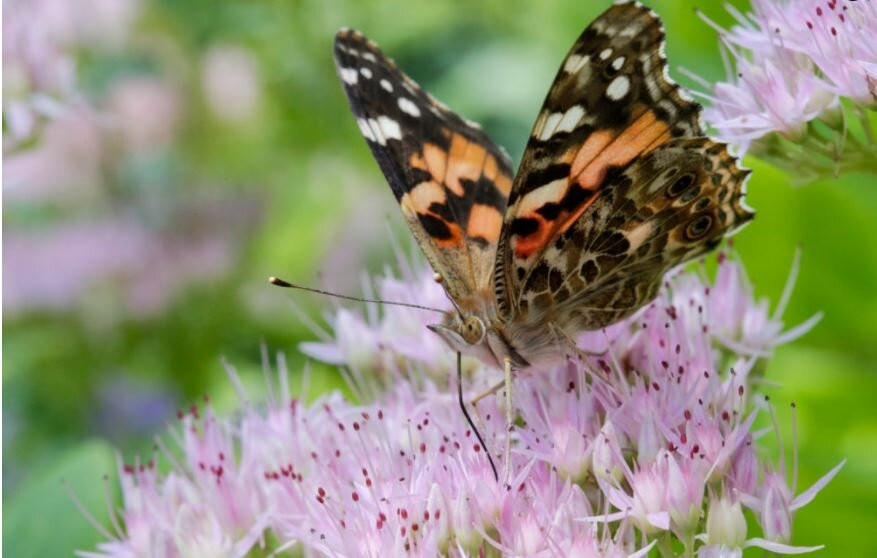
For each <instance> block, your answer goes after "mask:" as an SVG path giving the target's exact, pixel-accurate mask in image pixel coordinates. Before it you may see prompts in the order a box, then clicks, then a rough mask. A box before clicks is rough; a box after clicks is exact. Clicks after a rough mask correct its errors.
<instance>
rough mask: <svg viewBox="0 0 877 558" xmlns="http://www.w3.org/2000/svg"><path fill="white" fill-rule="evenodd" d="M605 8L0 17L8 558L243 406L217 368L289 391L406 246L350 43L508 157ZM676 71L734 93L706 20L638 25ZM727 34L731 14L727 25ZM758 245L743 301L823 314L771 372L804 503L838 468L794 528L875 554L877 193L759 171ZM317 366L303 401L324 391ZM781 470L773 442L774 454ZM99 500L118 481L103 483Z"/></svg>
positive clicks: (124, 5) (689, 11) (77, 519)
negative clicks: (273, 281) (384, 61)
mask: <svg viewBox="0 0 877 558" xmlns="http://www.w3.org/2000/svg"><path fill="white" fill-rule="evenodd" d="M606 4H608V3H607V2H583V1H572V0H571V1H561V0H552V1H547V2H538V3H537V2H527V1H523V0H489V1H482V2H471V1H469V2H454V1H431V2H422V3H412V2H406V1H401V0H381V1H369V2H360V1H356V0H348V1H341V0H330V1H322V0H273V1H269V0H260V1H256V0H224V1H223V2H215V1H212V0H151V1H147V0H77V2H70V1H69V0H19V1H16V0H12V1H7V0H4V2H3V47H4V52H3V70H4V71H3V95H4V99H3V102H4V106H3V111H4V112H3V202H4V203H3V333H4V336H3V427H4V428H3V457H4V459H3V512H4V513H3V535H4V536H3V550H4V551H6V553H7V555H9V556H18V557H21V556H63V555H70V553H71V552H72V551H73V550H74V549H92V548H93V547H94V544H95V543H96V542H97V541H98V540H101V539H102V537H101V535H100V534H99V533H98V532H97V531H96V530H95V529H94V528H93V527H92V526H90V525H89V524H88V522H87V520H86V519H85V517H84V515H83V514H82V513H81V512H80V511H79V510H77V508H76V506H75V505H74V504H73V502H72V501H71V499H70V497H69V496H68V495H67V493H66V491H65V489H64V483H66V485H68V486H69V487H70V488H71V489H72V490H73V491H74V492H75V493H76V494H77V495H78V498H79V499H80V500H81V502H82V505H83V506H84V507H85V508H86V509H88V510H89V511H90V512H91V513H93V514H94V516H95V517H96V518H97V519H98V521H100V522H102V523H104V524H106V512H105V506H104V503H103V502H104V498H105V497H104V494H105V493H109V495H110V496H111V497H117V496H116V491H115V489H114V486H115V461H114V460H115V454H114V452H116V451H118V452H119V453H120V454H121V455H122V456H123V458H124V459H125V460H126V461H128V462H133V461H134V459H135V456H137V455H138V454H139V455H145V456H146V458H147V459H148V457H149V455H150V454H151V451H152V446H153V443H154V442H153V440H154V436H156V435H161V434H163V433H165V432H166V428H167V425H168V424H170V423H172V422H173V420H174V417H175V414H176V411H177V409H179V408H185V407H187V406H188V405H190V404H191V403H193V402H200V401H202V397H203V396H204V395H205V394H209V396H210V397H211V401H212V402H213V403H214V405H216V406H217V407H220V408H223V409H230V408H233V407H234V405H235V401H236V399H235V395H234V393H233V390H232V388H231V385H230V382H229V381H228V377H227V375H226V372H225V371H224V369H223V366H222V359H223V358H224V359H226V360H227V361H228V362H229V363H231V364H233V365H234V366H235V367H236V368H237V369H238V371H239V372H240V374H241V375H242V377H243V378H244V382H245V383H247V384H249V385H251V386H259V385H260V384H261V383H262V381H263V380H262V375H261V372H260V354H261V346H264V347H267V348H268V350H270V351H277V350H282V351H284V352H285V353H286V355H287V358H288V359H289V361H290V368H291V370H293V371H297V370H301V369H302V366H303V364H304V359H303V357H301V355H300V354H299V353H298V351H297V348H296V347H297V344H298V342H300V341H302V340H306V339H311V338H312V337H313V334H312V333H310V332H309V330H308V328H307V327H306V326H304V325H303V323H302V320H301V319H299V317H298V314H297V311H296V308H299V309H300V310H301V311H302V312H305V313H306V314H307V315H309V316H312V317H314V318H315V319H316V320H318V321H319V320H320V316H321V312H323V311H324V310H325V309H327V308H330V307H331V305H332V304H333V302H332V301H329V300H325V299H318V298H315V297H313V296H311V295H306V294H304V293H300V294H295V295H290V294H289V293H287V292H282V291H280V290H279V289H274V288H272V287H270V286H268V285H267V283H266V278H267V277H268V276H269V275H279V276H282V277H285V278H288V279H291V280H295V281H298V282H302V283H305V284H310V285H317V286H322V287H324V288H329V289H334V290H337V291H340V292H344V293H354V294H355V293H358V292H360V289H361V278H362V276H363V274H364V273H368V272H372V273H376V272H380V271H382V270H383V269H384V268H385V267H386V266H392V265H393V261H394V258H393V255H392V250H391V244H390V238H391V236H393V237H394V238H396V239H398V241H399V242H400V243H402V244H403V245H405V246H408V245H409V244H410V240H409V236H408V233H407V232H406V231H405V230H404V229H403V228H402V227H401V226H400V221H401V220H400V218H399V215H398V210H397V209H396V208H395V207H394V201H393V198H392V195H391V194H390V191H389V189H388V188H387V186H386V185H385V183H384V180H383V178H382V176H381V175H380V172H379V170H378V168H377V165H376V164H375V163H374V162H373V160H372V158H371V155H370V154H369V152H368V150H367V148H366V145H365V143H364V141H363V140H362V139H361V138H360V137H359V132H358V131H357V128H356V126H355V123H354V121H353V119H352V118H351V116H350V114H349V111H348V108H347V106H346V102H345V99H344V96H343V93H342V91H341V88H340V86H339V83H338V80H337V78H336V76H335V72H334V66H333V62H332V58H331V44H332V40H333V35H334V33H335V31H336V30H337V29H338V28H339V27H341V26H344V25H350V26H355V27H357V28H359V29H361V30H363V31H364V32H366V33H367V34H368V35H369V36H371V37H372V38H374V39H375V40H376V41H378V42H379V43H380V44H381V46H382V47H383V48H384V50H386V51H387V52H388V53H389V54H390V55H391V56H393V57H394V58H395V59H396V60H397V62H398V63H399V64H400V65H401V66H402V67H403V68H404V69H405V70H407V71H408V72H409V73H410V74H411V75H412V76H413V77H414V78H415V79H416V80H418V81H419V82H420V83H421V84H423V85H424V86H425V87H426V88H427V89H428V90H430V91H432V92H433V93H434V94H435V95H436V96H437V97H439V98H440V99H442V100H443V101H445V102H446V103H448V104H449V105H450V106H452V107H453V108H454V109H456V110H457V111H459V112H461V113H462V114H464V115H466V116H467V117H469V118H471V119H474V120H477V121H480V122H482V123H483V124H484V127H485V128H486V129H487V130H488V132H489V133H490V134H491V135H492V136H493V137H494V138H495V139H496V140H497V141H498V142H499V143H501V144H502V145H504V146H506V147H507V148H508V150H509V152H510V153H511V154H512V157H513V158H514V159H518V158H519V157H520V154H521V151H522V148H523V145H524V143H525V141H526V138H527V134H528V132H529V128H530V126H531V125H532V120H533V118H534V116H535V114H536V113H537V111H538V107H539V105H540V104H541V101H542V98H543V95H544V94H545V91H546V90H547V87H548V84H549V82H550V80H551V78H552V77H553V75H554V73H555V71H556V68H557V65H558V64H559V62H560V60H561V58H562V56H563V54H564V53H565V52H566V49H567V48H568V47H569V45H570V44H571V42H572V41H573V40H574V38H575V37H576V36H577V35H578V33H579V32H580V31H581V29H582V28H583V27H584V26H585V25H586V24H587V23H588V22H589V21H590V20H591V19H592V18H593V17H594V16H595V15H596V14H597V13H599V12H600V11H601V10H602V9H603V8H604V7H605V5H606ZM650 4H651V5H652V7H654V8H655V9H656V10H657V11H658V12H659V13H660V14H661V16H662V17H663V19H664V21H665V24H666V27H667V30H668V34H669V42H668V46H667V53H668V56H669V59H670V61H671V73H672V74H673V75H674V76H675V77H676V78H677V79H679V81H681V82H682V83H685V84H688V85H693V84H692V83H691V82H690V81H689V80H686V79H684V78H683V76H681V75H680V73H679V71H678V69H679V68H680V67H685V68H688V69H690V70H691V71H693V72H695V73H697V74H699V75H700V76H703V77H704V78H706V79H708V80H716V79H720V78H722V77H723V76H724V75H725V70H724V68H723V66H722V62H721V56H720V51H719V48H718V45H717V41H716V36H715V33H714V31H713V30H711V29H710V28H709V27H708V26H707V25H706V24H705V23H704V22H703V21H701V20H700V19H698V18H697V17H696V16H695V14H694V12H693V8H694V7H695V5H696V6H697V7H699V8H701V9H702V10H704V11H705V12H706V13H707V14H709V16H710V17H711V18H712V19H714V20H715V21H717V22H719V23H721V24H723V25H729V24H730V23H731V22H732V18H731V16H730V15H729V14H728V12H726V11H725V9H724V7H723V5H721V4H720V3H719V2H713V1H709V0H700V1H699V2H696V3H695V2H692V1H689V0H685V1H678V0H663V1H652V2H650ZM733 4H734V5H736V6H737V7H739V8H740V9H743V10H745V9H748V5H747V4H746V3H745V2H739V1H735V2H733ZM747 164H749V165H750V166H751V167H753V168H754V169H755V174H754V176H753V178H752V180H751V181H750V182H749V193H750V195H749V202H750V205H752V206H753V207H755V208H756V209H757V210H758V217H757V219H756V220H755V222H754V223H753V224H752V225H751V226H749V227H748V228H747V229H745V230H744V231H743V232H742V233H741V234H740V235H738V236H737V237H736V238H735V249H736V250H737V252H738V253H739V254H740V255H741V257H742V259H743V260H744V262H745V264H746V266H747V268H748V271H749V274H750V277H751V279H752V283H753V285H754V288H755V290H756V292H757V293H758V294H759V295H763V296H765V297H770V299H771V300H772V301H774V302H776V301H778V299H779V296H780V293H781V291H782V288H783V285H784V282H785V280H786V277H787V275H788V273H789V269H790V266H791V262H792V259H793V254H794V251H795V250H796V249H797V248H801V249H802V254H803V255H802V265H801V275H800V278H799V280H798V283H797V286H796V288H795V292H794V296H793V297H792V299H791V302H790V304H789V307H788V310H787V312H786V317H787V323H788V324H790V325H792V324H796V323H799V322H801V321H803V320H805V319H806V318H808V317H810V316H811V315H813V314H814V313H816V312H820V311H821V312H824V319H823V320H822V321H821V323H820V324H819V325H818V326H817V327H816V328H815V329H814V330H813V331H812V332H810V333H808V334H807V335H806V336H805V337H804V338H803V339H800V340H798V341H796V342H795V343H793V344H792V345H790V346H786V347H783V348H781V349H780V350H778V351H777V354H776V356H775V358H774V359H773V360H772V361H771V362H770V363H769V365H768V368H767V379H768V380H769V384H767V385H766V386H765V391H766V392H767V393H770V394H771V397H772V401H773V402H774V403H775V405H776V408H777V415H778V417H779V420H780V423H781V427H782V429H783V431H784V433H785V434H786V436H785V442H786V445H785V448H786V452H787V456H788V457H789V459H788V461H789V462H790V463H791V449H790V447H789V446H790V441H791V439H792V428H791V415H792V413H791V411H790V403H791V402H795V403H796V404H797V411H796V417H797V436H798V444H799V448H798V452H799V466H800V473H799V481H800V483H801V486H807V485H809V484H810V483H812V482H813V481H814V480H815V479H817V478H818V477H819V476H821V475H822V474H823V473H824V472H826V471H827V470H828V469H830V468H831V467H832V466H834V465H835V464H836V463H837V462H838V461H839V460H840V459H841V458H843V457H846V458H847V459H848V460H849V461H848V464H847V465H846V467H845V468H844V469H843V470H842V472H841V473H840V475H839V476H838V477H837V478H836V479H835V480H834V481H833V482H832V483H831V485H830V486H829V487H828V488H827V489H826V490H824V491H823V493H821V494H820V495H819V497H818V498H817V500H816V501H815V502H814V503H812V504H811V505H809V506H807V507H806V508H805V509H804V510H803V511H801V512H800V513H798V514H797V515H796V522H795V533H796V535H795V539H794V542H795V543H797V544H803V545H811V544H826V545H827V550H826V551H825V552H824V554H823V555H831V556H864V555H875V554H877V534H875V532H874V525H877V415H875V412H874V406H875V404H877V401H875V394H877V366H875V362H877V332H875V331H877V329H875V328H877V288H875V287H877V219H875V215H877V178H875V177H874V176H872V175H858V176H846V177H842V178H841V179H838V180H827V181H823V182H819V183H815V184H811V185H809V186H807V187H804V188H794V187H791V186H790V184H789V179H790V177H789V176H787V175H784V174H782V173H780V172H778V171H776V170H774V169H772V168H770V167H768V166H766V165H763V164H761V163H759V161H757V160H747ZM341 385H342V384H341V381H340V380H339V378H338V376H337V374H336V373H335V372H334V371H332V370H331V369H329V368H320V367H316V368H314V374H313V377H312V383H311V392H312V393H315V392H318V391H320V390H323V389H329V388H331V387H338V386H341ZM765 445H766V446H767V447H769V448H771V450H770V451H771V452H772V454H771V455H773V456H774V457H776V456H777V455H779V453H778V452H779V450H778V448H777V447H776V443H775V442H772V441H767V442H765ZM105 475H106V476H107V478H108V479H109V482H108V483H107V482H106V481H105V480H104V476H105Z"/></svg>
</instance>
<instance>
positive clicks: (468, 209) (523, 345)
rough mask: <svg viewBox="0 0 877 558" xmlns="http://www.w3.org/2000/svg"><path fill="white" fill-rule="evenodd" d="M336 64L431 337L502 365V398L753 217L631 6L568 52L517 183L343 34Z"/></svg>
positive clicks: (462, 130) (613, 13)
mask: <svg viewBox="0 0 877 558" xmlns="http://www.w3.org/2000/svg"><path fill="white" fill-rule="evenodd" d="M334 52H335V61H336V66H337V70H338V75H339V77H340V79H341V83H342V85H343V87H344V91H345V92H346V95H347V98H348V100H349V103H350V107H351V109H352V111H353V114H354V116H355V117H356V122H357V124H358V126H359V129H360V131H361V132H362V135H363V136H364V137H365V139H366V142H367V143H368V146H369V147H370V148H371V151H372V153H373V154H374V157H375V159H376V160H377V162H378V165H379V166H380V168H381V170H382V171H383V173H384V175H385V176H386V178H387V181H388V182H389V185H390V188H391V189H392V191H393V193H394V194H395V196H396V199H397V200H398V202H399V205H400V207H401V209H402V214H403V216H404V218H405V221H406V222H407V224H408V227H409V228H410V229H411V232H412V233H413V235H414V237H415V239H416V240H417V242H418V243H419V245H420V248H421V249H422V250H423V252H424V254H425V255H426V258H427V260H428V261H429V263H430V264H431V265H432V267H433V269H434V270H435V272H436V279H437V280H438V281H440V283H441V284H442V285H443V287H444V289H445V291H446V293H447V295H448V297H449V298H450V299H451V301H452V302H453V305H454V310H453V311H450V312H448V313H447V314H446V316H445V318H444V320H443V321H442V323H439V324H435V325H433V326H430V329H432V330H433V331H434V332H435V333H437V334H438V335H439V336H441V337H442V338H443V339H444V340H445V341H446V342H447V344H448V345H449V346H450V347H451V348H452V349H454V350H455V351H457V353H458V358H459V354H460V353H463V354H469V355H474V356H476V357H479V358H480V359H481V360H483V361H485V362H487V363H489V364H494V365H497V366H499V367H504V368H505V369H506V382H505V384H506V385H507V386H508V384H509V378H510V370H511V368H518V369H520V368H526V367H528V366H531V365H536V364H540V363H546V362H552V361H554V360H556V359H557V358H558V356H559V355H560V356H561V357H563V356H565V355H566V354H567V353H566V350H565V349H566V348H568V346H569V345H570V344H571V343H572V339H574V338H575V336H576V335H578V334H579V333H581V332H582V331H587V330H598V329H601V328H603V327H606V326H608V325H610V324H612V323H614V322H617V321H618V320H621V319H622V318H624V317H626V316H629V315H630V314H632V313H633V312H635V311H636V310H637V309H639V308H641V307H642V306H644V305H645V304H647V303H648V302H649V301H651V300H652V299H653V298H655V296H656V295H657V292H658V289H659V287H660V285H661V281H662V277H663V276H664V274H665V272H667V271H668V270H670V269H671V268H673V267H675V266H678V265H680V264H682V263H684V262H686V261H689V260H691V259H693V258H696V257H698V256H701V255H703V254H704V253H706V252H708V251H709V250H711V249H713V248H714V247H716V246H717V245H718V244H719V242H720V241H721V239H722V238H723V237H724V236H725V235H727V234H729V233H730V232H732V231H735V230H736V229H739V228H740V227H741V226H742V225H743V224H745V223H746V222H748V221H749V220H750V219H752V217H753V215H754V214H753V212H752V211H751V210H750V209H749V208H748V207H747V206H746V205H745V201H744V196H745V181H746V178H747V176H748V174H749V171H748V170H746V169H743V168H741V167H740V166H738V163H737V160H736V158H735V157H734V156H732V155H731V154H730V153H729V151H728V146H727V145H725V144H723V143H719V142H717V141H714V140H712V139H709V138H707V137H706V136H705V135H704V132H703V128H702V126H701V124H700V112H701V107H700V105H699V104H697V103H696V102H695V101H694V100H693V99H692V98H690V97H689V96H688V95H687V94H686V93H685V92H684V91H683V90H682V89H681V88H680V87H679V86H678V85H676V84H675V83H674V82H673V81H672V80H671V79H670V77H669V75H668V74H667V61H666V58H665V56H664V29H663V26H662V24H661V21H660V19H659V18H658V16H657V14H655V13H654V12H653V11H651V10H649V9H648V8H646V7H644V6H642V5H640V4H639V3H633V2H628V3H620V4H616V5H613V6H612V7H610V8H609V9H607V10H606V11H605V12H603V13H602V14H601V15H600V16H598V17H597V18H596V19H595V20H594V21H593V22H592V23H591V24H590V25H589V26H588V27H587V28H586V29H585V30H584V31H583V32H582V34H581V36H579V38H578V40H576V42H575V43H574V44H573V46H572V48H571V49H570V51H569V53H568V54H567V55H566V58H565V59H564V60H563V62H562V64H561V66H560V69H559V70H558V72H557V76H556V77H555V79H554V82H553V83H552V85H551V87H550V89H549V91H548V95H547V97H546V99H545V102H544V104H543V105H542V108H541V110H540V111H539V115H538V116H537V118H536V122H535V124H534V125H533V130H532V132H531V134H530V137H529V140H528V143H527V146H526V148H525V151H524V154H523V158H522V160H521V163H520V165H519V166H518V170H517V172H514V171H513V169H512V165H511V162H510V160H509V158H508V156H507V155H506V154H505V152H504V151H503V150H502V149H501V148H500V147H499V146H497V145H496V144H495V143H494V142H493V141H492V140H491V139H490V138H489V137H488V136H487V134H485V133H484V131H483V130H482V129H481V127H480V126H479V125H478V124H476V123H473V122H471V121H469V120H466V119H465V118H463V117H461V116H459V115H457V114H455V113H454V112H452V111H451V110H450V109H449V108H448V107H447V106H445V105H444V104H442V103H441V102H439V101H438V100H436V99H435V98H433V97H432V96H431V95H430V94H429V93H427V92H426V91H424V90H423V89H422V88H421V87H420V86H418V85H417V84H416V83H415V82H414V81H413V80H412V79H411V78H409V77H408V76H407V75H405V74H404V73H403V72H402V71H401V70H399V68H398V67H397V66H396V64H395V63H394V62H393V61H392V60H390V59H389V58H387V57H386V56H385V55H384V54H383V53H382V52H381V51H380V50H379V49H378V47H377V46H376V45H375V43H374V42H372V41H370V40H369V39H367V38H366V37H365V36H363V35H362V34H361V33H359V32H357V31H354V30H350V29H342V30H341V31H340V32H339V33H338V34H337V36H336V40H335V51H334ZM508 387H509V388H510V386H508ZM506 391H507V392H508V391H509V390H508V389H507V390H506ZM463 409H464V411H465V407H463ZM467 418H468V415H467ZM506 455H507V456H508V453H507V454H506Z"/></svg>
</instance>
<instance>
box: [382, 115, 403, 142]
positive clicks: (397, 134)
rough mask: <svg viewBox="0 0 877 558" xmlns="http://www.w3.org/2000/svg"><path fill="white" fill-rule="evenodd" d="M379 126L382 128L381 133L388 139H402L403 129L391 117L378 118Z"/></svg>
mask: <svg viewBox="0 0 877 558" xmlns="http://www.w3.org/2000/svg"><path fill="white" fill-rule="evenodd" d="M378 126H380V127H381V132H383V134H384V137H385V138H386V139H395V140H401V139H402V128H400V127H399V123H398V122H396V121H395V120H393V119H392V118H390V117H389V116H378Z"/></svg>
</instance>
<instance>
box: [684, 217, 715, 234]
mask: <svg viewBox="0 0 877 558" xmlns="http://www.w3.org/2000/svg"><path fill="white" fill-rule="evenodd" d="M712 224H713V218H712V216H711V215H701V216H700V217H695V218H694V219H692V220H691V222H689V223H688V226H687V227H685V236H686V237H688V240H697V239H698V238H700V237H702V236H703V235H704V234H706V233H707V231H709V230H710V227H711V226H712Z"/></svg>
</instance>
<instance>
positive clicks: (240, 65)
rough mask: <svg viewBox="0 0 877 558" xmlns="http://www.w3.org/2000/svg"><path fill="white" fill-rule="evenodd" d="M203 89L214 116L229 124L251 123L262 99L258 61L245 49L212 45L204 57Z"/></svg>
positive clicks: (202, 71) (202, 70)
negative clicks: (250, 120) (249, 121)
mask: <svg viewBox="0 0 877 558" xmlns="http://www.w3.org/2000/svg"><path fill="white" fill-rule="evenodd" d="M201 87H202V89H203V91H204V95H205V97H206V98H207V105H208V106H209V107H210V110H211V111H212V112H213V114H214V115H215V116H216V117H217V118H219V119H220V120H223V121H225V122H229V123H243V122H246V121H247V120H249V119H251V118H252V117H253V116H254V115H255V113H256V111H257V109H258V108H259V103H260V101H261V96H262V84H261V77H260V75H259V68H258V65H257V63H256V60H255V59H254V58H253V56H252V55H251V54H250V52H249V51H248V50H246V49H244V48H241V47H238V46H232V45H213V46H211V47H210V48H209V49H208V50H207V52H206V54H205V55H204V62H203V67H202V69H201Z"/></svg>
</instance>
